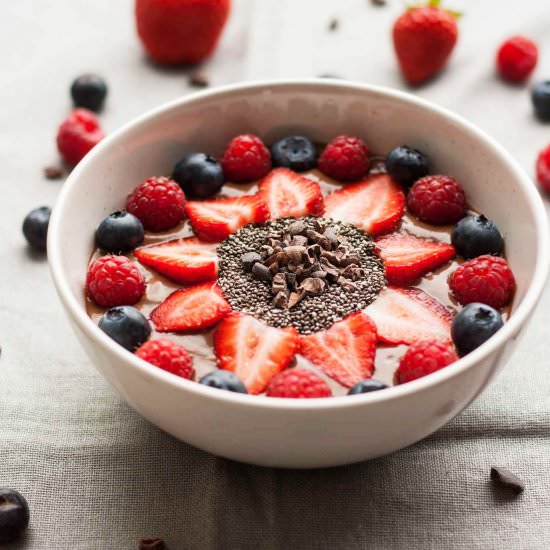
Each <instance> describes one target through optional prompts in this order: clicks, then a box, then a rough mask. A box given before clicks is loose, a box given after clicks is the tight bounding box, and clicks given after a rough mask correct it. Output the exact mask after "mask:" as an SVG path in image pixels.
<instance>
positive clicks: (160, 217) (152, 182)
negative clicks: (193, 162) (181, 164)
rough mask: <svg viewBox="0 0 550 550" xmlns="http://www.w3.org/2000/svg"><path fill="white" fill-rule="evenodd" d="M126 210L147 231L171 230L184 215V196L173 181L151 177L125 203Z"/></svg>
mask: <svg viewBox="0 0 550 550" xmlns="http://www.w3.org/2000/svg"><path fill="white" fill-rule="evenodd" d="M126 210H128V212H130V214H133V215H134V216H136V217H138V218H139V219H140V220H141V223H143V227H145V229H148V230H149V231H165V230H167V229H172V228H173V227H175V226H176V225H178V223H179V222H180V220H181V219H182V218H183V216H184V214H185V194H184V193H183V191H182V190H181V187H180V186H179V185H178V184H177V183H176V182H175V181H173V180H171V179H168V178H165V177H153V178H149V179H146V180H145V181H144V182H143V183H140V184H139V185H138V186H137V187H136V188H135V189H134V192H133V193H132V194H131V195H130V196H129V197H128V200H127V201H126Z"/></svg>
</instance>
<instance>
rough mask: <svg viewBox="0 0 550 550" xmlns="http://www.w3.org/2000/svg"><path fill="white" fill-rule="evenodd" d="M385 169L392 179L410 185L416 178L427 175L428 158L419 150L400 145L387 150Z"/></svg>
mask: <svg viewBox="0 0 550 550" xmlns="http://www.w3.org/2000/svg"><path fill="white" fill-rule="evenodd" d="M386 170H387V172H388V174H389V175H390V176H391V177H392V179H393V180H394V181H396V182H397V183H399V184H401V185H404V186H405V187H410V186H411V185H412V184H413V183H414V182H415V181H416V180H419V179H420V178H423V177H424V176H427V175H428V172H429V166H428V159H427V158H426V156H425V155H423V154H422V153H421V152H420V151H417V150H416V149H413V148H411V147H407V146H406V145H402V146H400V147H396V148H395V149H392V150H391V151H390V152H389V154H388V156H387V157H386Z"/></svg>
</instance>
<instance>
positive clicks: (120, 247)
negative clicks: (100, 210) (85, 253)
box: [95, 210, 144, 253]
mask: <svg viewBox="0 0 550 550" xmlns="http://www.w3.org/2000/svg"><path fill="white" fill-rule="evenodd" d="M143 237H144V230H143V224H142V223H141V221H140V220H139V218H136V216H134V215H133V214H130V213H129V212H126V211H125V210H122V211H119V212H113V213H112V214H110V215H109V216H107V217H106V218H105V219H104V220H103V221H102V222H101V223H100V224H99V225H98V227H97V229H96V232H95V242H96V245H97V246H98V247H99V248H101V249H102V250H105V252H114V253H120V252H129V251H130V250H134V248H136V247H137V246H139V245H140V244H141V243H142V242H143Z"/></svg>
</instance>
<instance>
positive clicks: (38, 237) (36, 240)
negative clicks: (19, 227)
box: [23, 206, 52, 252]
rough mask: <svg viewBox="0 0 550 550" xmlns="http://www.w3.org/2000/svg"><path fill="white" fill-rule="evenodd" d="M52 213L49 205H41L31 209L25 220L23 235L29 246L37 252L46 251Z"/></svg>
mask: <svg viewBox="0 0 550 550" xmlns="http://www.w3.org/2000/svg"><path fill="white" fill-rule="evenodd" d="M51 213H52V210H51V208H50V207H49V206H41V207H40V208H35V209H34V210H31V211H30V212H29V213H28V214H27V215H26V216H25V219H24V220H23V235H24V236H25V239H27V243H29V246H30V247H31V248H32V249H33V250H35V251H36V252H46V242H47V238H48V225H49V223H50V215H51Z"/></svg>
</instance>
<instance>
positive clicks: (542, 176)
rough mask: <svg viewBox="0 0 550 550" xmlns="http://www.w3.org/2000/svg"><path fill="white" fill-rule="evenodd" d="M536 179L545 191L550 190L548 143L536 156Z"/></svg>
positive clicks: (549, 153) (549, 146)
mask: <svg viewBox="0 0 550 550" xmlns="http://www.w3.org/2000/svg"><path fill="white" fill-rule="evenodd" d="M537 181H538V182H539V185H540V186H541V187H542V188H543V189H544V190H545V191H548V192H550V145H548V146H547V147H545V148H544V149H543V150H542V151H541V152H540V153H539V156H538V157H537Z"/></svg>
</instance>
